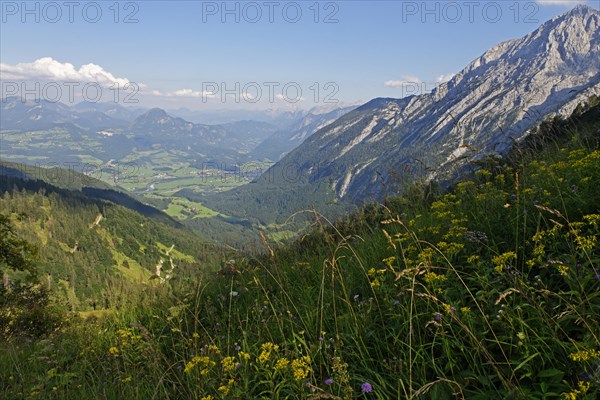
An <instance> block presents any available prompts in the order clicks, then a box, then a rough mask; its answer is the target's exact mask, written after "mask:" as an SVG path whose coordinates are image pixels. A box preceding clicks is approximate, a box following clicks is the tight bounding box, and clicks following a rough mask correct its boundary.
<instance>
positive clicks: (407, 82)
mask: <svg viewBox="0 0 600 400" xmlns="http://www.w3.org/2000/svg"><path fill="white" fill-rule="evenodd" d="M453 76H454V74H445V75H440V76H438V77H437V78H435V79H434V80H423V79H421V78H419V77H418V76H414V75H403V76H402V77H401V78H400V79H392V80H389V81H385V82H383V85H384V86H386V87H389V88H394V89H398V88H401V89H406V88H409V87H410V88H415V87H423V88H424V89H425V90H426V88H427V87H428V86H435V85H439V84H441V83H444V82H448V81H449V80H450V79H452V77H453ZM431 89H432V88H429V90H431Z"/></svg>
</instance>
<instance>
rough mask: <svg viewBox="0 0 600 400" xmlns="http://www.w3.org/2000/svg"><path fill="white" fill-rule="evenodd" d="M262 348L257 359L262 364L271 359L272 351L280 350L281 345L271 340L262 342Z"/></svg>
mask: <svg viewBox="0 0 600 400" xmlns="http://www.w3.org/2000/svg"><path fill="white" fill-rule="evenodd" d="M261 349H262V351H261V353H260V355H259V356H258V358H257V361H258V362H259V363H261V364H264V363H266V362H267V361H269V360H270V359H271V353H272V352H276V351H277V350H279V346H278V345H276V344H273V343H271V342H267V343H263V344H262V346H261Z"/></svg>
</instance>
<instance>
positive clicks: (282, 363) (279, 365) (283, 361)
mask: <svg viewBox="0 0 600 400" xmlns="http://www.w3.org/2000/svg"><path fill="white" fill-rule="evenodd" d="M288 365H290V360H288V359H287V358H280V359H278V360H277V362H276V363H275V370H277V371H281V370H284V369H286V368H287V367H288Z"/></svg>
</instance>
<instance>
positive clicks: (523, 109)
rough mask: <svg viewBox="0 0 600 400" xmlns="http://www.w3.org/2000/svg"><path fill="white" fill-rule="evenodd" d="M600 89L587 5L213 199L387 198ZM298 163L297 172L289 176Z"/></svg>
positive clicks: (332, 131)
mask: <svg viewBox="0 0 600 400" xmlns="http://www.w3.org/2000/svg"><path fill="white" fill-rule="evenodd" d="M593 95H596V96H598V95H600V12H599V11H598V10H596V9H593V8H590V7H587V6H583V5H580V6H577V7H575V8H574V9H572V10H570V11H569V12H567V13H565V14H563V15H560V16H558V17H556V18H553V19H552V20H550V21H547V22H546V23H544V24H542V25H541V26H540V27H539V28H538V29H536V30H535V31H533V32H532V33H530V34H528V35H526V36H524V37H522V38H520V39H515V40H509V41H506V42H503V43H500V44H499V45H497V46H495V47H493V48H491V49H490V50H488V51H486V52H485V53H484V54H483V55H481V56H480V57H478V58H477V59H475V60H474V61H473V62H471V63H470V64H469V65H468V66H467V67H465V68H464V69H463V70H462V71H460V72H459V73H457V74H456V75H455V76H454V77H453V78H452V79H451V80H450V81H448V82H446V83H443V84H441V85H440V86H439V87H437V88H436V89H434V90H433V91H432V92H431V93H427V94H422V95H418V96H410V97H406V98H402V99H393V98H377V99H374V100H371V101H370V102H368V103H366V104H364V105H362V106H360V107H358V108H356V109H355V110H354V111H351V112H349V113H347V114H345V115H344V116H342V117H341V118H339V119H338V120H337V121H335V122H334V123H332V124H330V125H328V126H326V127H324V128H323V129H321V130H319V131H318V132H315V133H314V134H313V135H312V136H311V137H310V138H308V139H307V140H305V141H304V142H303V143H302V144H301V145H300V146H298V147H297V148H296V149H294V150H293V151H292V152H291V153H290V154H288V155H287V156H285V157H284V158H283V159H282V160H281V161H279V162H278V163H277V164H275V165H274V166H273V167H271V169H270V170H269V171H267V172H266V173H265V174H264V175H263V177H261V178H260V179H258V180H257V181H256V182H255V183H254V184H252V185H246V186H244V187H240V188H236V189H234V190H232V191H231V192H230V193H225V194H223V195H222V196H221V197H219V196H213V197H211V198H210V200H209V201H210V202H211V203H212V202H213V201H214V203H212V204H214V206H218V205H219V204H222V206H221V207H225V208H223V209H226V210H227V211H230V212H233V211H235V210H230V206H229V204H230V202H229V200H228V198H229V197H231V198H236V199H238V200H239V199H243V200H244V201H245V202H253V200H252V199H257V200H256V201H258V199H260V202H261V203H263V204H264V203H268V201H266V200H265V199H270V200H273V201H275V200H276V199H273V198H272V197H273V196H275V197H276V196H277V194H276V192H279V193H282V192H286V196H287V197H290V196H291V197H292V198H297V197H298V196H299V197H301V198H304V199H305V200H304V201H303V202H300V203H298V202H296V205H297V207H300V208H299V209H302V207H311V206H312V205H313V204H314V203H315V198H318V199H321V200H320V202H321V203H320V204H324V203H325V202H331V201H335V200H336V199H338V200H342V201H345V202H361V201H364V200H380V199H382V198H384V197H385V196H388V195H394V194H396V193H398V192H399V191H401V190H402V187H403V186H404V185H405V184H406V183H408V182H410V181H413V180H414V179H417V178H428V179H443V178H444V177H448V176H451V175H453V174H455V173H457V171H458V170H459V169H460V168H461V167H463V166H464V165H466V164H467V163H468V162H470V161H473V160H476V159H477V158H480V157H483V156H484V155H485V154H489V153H498V154H502V153H505V152H506V151H507V150H508V149H510V148H511V146H512V144H513V143H514V142H515V141H517V142H518V141H520V140H523V139H524V138H525V137H526V136H527V134H528V131H529V130H530V129H531V128H533V127H535V126H536V125H538V124H539V123H541V122H542V121H543V120H544V119H546V118H548V117H551V116H553V115H562V116H568V115H570V114H571V112H572V111H573V110H574V109H575V108H576V107H577V105H579V104H581V103H584V102H585V101H586V100H587V99H588V98H589V97H591V96H593ZM290 168H293V169H294V179H289V178H286V171H288V170H289V169H290ZM288 176H289V174H288ZM231 201H232V202H233V200H231ZM317 203H318V202H317ZM231 204H232V203H231ZM294 211H297V210H296V209H289V210H287V212H289V213H290V214H291V213H292V212H294ZM238 212H243V211H238ZM288 215H289V214H288Z"/></svg>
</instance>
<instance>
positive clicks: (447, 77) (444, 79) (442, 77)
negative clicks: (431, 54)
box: [435, 74, 454, 83]
mask: <svg viewBox="0 0 600 400" xmlns="http://www.w3.org/2000/svg"><path fill="white" fill-rule="evenodd" d="M453 76H454V74H446V75H440V76H438V77H437V78H436V79H435V83H444V82H448V81H449V80H450V79H452V77H453Z"/></svg>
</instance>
